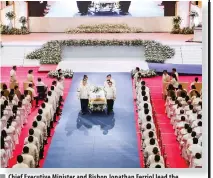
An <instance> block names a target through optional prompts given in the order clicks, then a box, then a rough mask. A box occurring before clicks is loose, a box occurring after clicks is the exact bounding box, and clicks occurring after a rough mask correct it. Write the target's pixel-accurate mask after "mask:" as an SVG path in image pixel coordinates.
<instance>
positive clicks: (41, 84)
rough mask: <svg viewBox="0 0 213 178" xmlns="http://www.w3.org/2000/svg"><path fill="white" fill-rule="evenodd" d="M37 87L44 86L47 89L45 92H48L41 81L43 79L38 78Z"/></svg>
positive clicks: (45, 87)
mask: <svg viewBox="0 0 213 178" xmlns="http://www.w3.org/2000/svg"><path fill="white" fill-rule="evenodd" d="M36 86H37V87H40V86H43V87H44V89H45V92H46V91H47V85H45V84H44V82H42V81H41V78H38V82H37V84H36Z"/></svg>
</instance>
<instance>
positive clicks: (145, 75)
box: [131, 69, 157, 78]
mask: <svg viewBox="0 0 213 178" xmlns="http://www.w3.org/2000/svg"><path fill="white" fill-rule="evenodd" d="M135 73H136V70H135V69H133V70H132V71H131V76H132V78H134V75H135ZM139 73H141V78H151V77H155V76H157V73H156V71H155V70H152V69H148V70H142V69H141V70H140V71H139Z"/></svg>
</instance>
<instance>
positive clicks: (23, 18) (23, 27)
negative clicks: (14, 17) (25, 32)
mask: <svg viewBox="0 0 213 178" xmlns="http://www.w3.org/2000/svg"><path fill="white" fill-rule="evenodd" d="M19 22H20V23H21V24H22V26H21V29H26V28H27V27H26V26H25V25H26V23H27V18H26V17H24V16H22V17H20V18H19Z"/></svg>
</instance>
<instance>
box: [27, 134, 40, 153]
mask: <svg viewBox="0 0 213 178" xmlns="http://www.w3.org/2000/svg"><path fill="white" fill-rule="evenodd" d="M32 137H33V144H34V145H35V146H36V147H37V149H38V150H40V144H39V141H38V138H37V137H36V136H32ZM28 143H29V142H28V137H26V138H25V139H24V145H27V144H28Z"/></svg>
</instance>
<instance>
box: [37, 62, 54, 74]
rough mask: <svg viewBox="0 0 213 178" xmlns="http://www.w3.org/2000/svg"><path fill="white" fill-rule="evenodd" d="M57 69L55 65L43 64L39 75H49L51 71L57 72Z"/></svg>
mask: <svg viewBox="0 0 213 178" xmlns="http://www.w3.org/2000/svg"><path fill="white" fill-rule="evenodd" d="M56 68H57V65H55V64H41V65H40V67H39V69H38V72H39V73H47V72H49V71H51V70H55V69H56Z"/></svg>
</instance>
